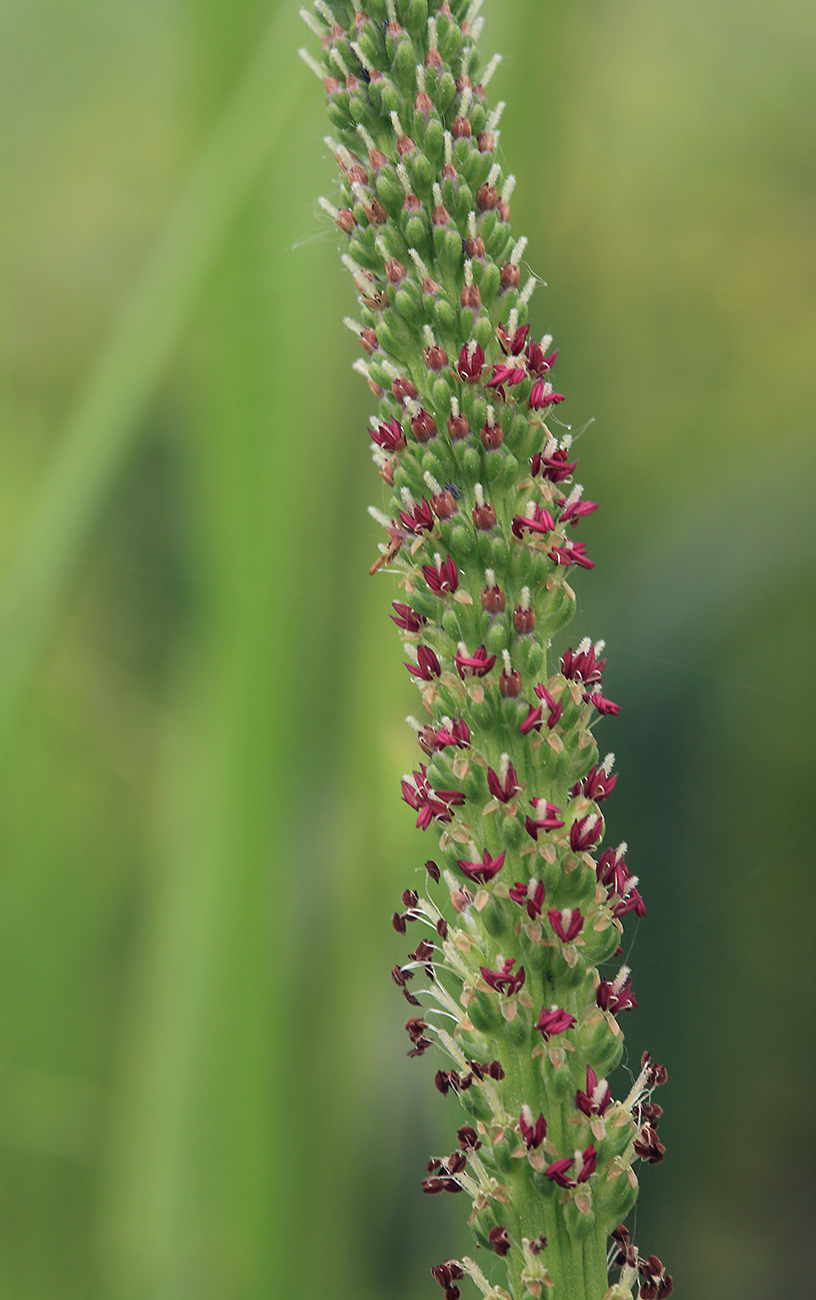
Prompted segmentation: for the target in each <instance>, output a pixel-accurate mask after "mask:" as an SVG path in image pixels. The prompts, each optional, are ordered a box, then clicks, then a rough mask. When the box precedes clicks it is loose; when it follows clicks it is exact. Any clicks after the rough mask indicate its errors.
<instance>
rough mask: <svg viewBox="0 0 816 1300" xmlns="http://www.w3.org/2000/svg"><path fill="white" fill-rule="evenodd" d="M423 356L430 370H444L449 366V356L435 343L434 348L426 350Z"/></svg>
mask: <svg viewBox="0 0 816 1300" xmlns="http://www.w3.org/2000/svg"><path fill="white" fill-rule="evenodd" d="M422 355H423V357H424V358H425V365H426V366H427V367H428V369H429V370H443V369H444V368H445V366H446V365H447V364H448V354H447V352H446V351H445V349H444V348H441V347H440V346H439V344H438V343H434V345H433V347H430V348H424V349H423V352H422Z"/></svg>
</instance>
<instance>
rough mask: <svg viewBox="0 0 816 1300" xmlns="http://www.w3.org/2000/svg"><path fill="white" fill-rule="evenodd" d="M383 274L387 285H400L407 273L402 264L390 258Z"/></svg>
mask: <svg viewBox="0 0 816 1300" xmlns="http://www.w3.org/2000/svg"><path fill="white" fill-rule="evenodd" d="M385 274H386V278H387V280H388V282H389V284H401V283H402V281H403V280H404V279H405V277H406V275H407V274H408V272H407V270H406V269H405V267H404V266H403V264H402V262H398V261H397V259H396V258H395V257H392V258H390V259H389V260H388V261H387V262H386V264H385Z"/></svg>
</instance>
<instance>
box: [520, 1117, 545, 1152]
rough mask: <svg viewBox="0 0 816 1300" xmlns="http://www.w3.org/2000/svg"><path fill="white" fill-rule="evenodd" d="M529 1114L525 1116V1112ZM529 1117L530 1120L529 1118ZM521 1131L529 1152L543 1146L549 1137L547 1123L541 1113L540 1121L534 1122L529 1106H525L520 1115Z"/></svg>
mask: <svg viewBox="0 0 816 1300" xmlns="http://www.w3.org/2000/svg"><path fill="white" fill-rule="evenodd" d="M525 1111H526V1112H527V1114H526V1115H525V1113H524V1112H525ZM528 1115H529V1117H530V1118H529V1119H528V1118H527V1116H528ZM519 1130H520V1132H521V1139H522V1141H523V1143H524V1145H525V1146H526V1148H527V1150H528V1151H535V1150H537V1149H538V1147H540V1146H541V1143H542V1142H543V1141H544V1139H545V1137H546V1136H547V1121H546V1120H545V1118H544V1116H543V1115H542V1114H541V1112H540V1111H539V1115H538V1119H537V1120H535V1121H534V1120H533V1113H532V1111H531V1110H530V1108H529V1106H523V1107H522V1110H521V1114H520V1115H519Z"/></svg>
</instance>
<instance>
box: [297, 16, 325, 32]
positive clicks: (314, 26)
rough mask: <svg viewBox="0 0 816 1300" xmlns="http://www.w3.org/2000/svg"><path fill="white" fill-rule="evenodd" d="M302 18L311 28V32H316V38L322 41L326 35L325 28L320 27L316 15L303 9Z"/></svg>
mask: <svg viewBox="0 0 816 1300" xmlns="http://www.w3.org/2000/svg"><path fill="white" fill-rule="evenodd" d="M300 16H301V18H302V19H303V21H304V23H305V24H306V26H307V27H308V28H309V30H310V31H312V32H314V34H315V36H318V37H320V38H321V39H322V38H323V36H324V35H325V32H324V30H323V28H322V27H321V26H320V23H319V22H318V21H317V19H316V18H315V16H314V14H312V13H310V12H309V10H308V9H301V11H300Z"/></svg>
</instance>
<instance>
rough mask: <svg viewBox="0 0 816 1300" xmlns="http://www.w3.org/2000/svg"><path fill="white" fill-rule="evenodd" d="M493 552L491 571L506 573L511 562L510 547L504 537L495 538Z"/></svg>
mask: <svg viewBox="0 0 816 1300" xmlns="http://www.w3.org/2000/svg"><path fill="white" fill-rule="evenodd" d="M492 552H493V554H492V557H491V564H490V567H491V569H496V570H498V572H499V573H505V572H506V571H507V565H508V563H509V561H510V547H509V546H508V544H507V542H506V541H505V539H504V538H503V537H502V536H497V537H494V538H493V545H492Z"/></svg>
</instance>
